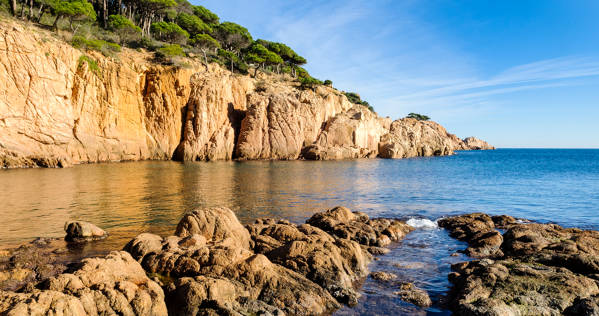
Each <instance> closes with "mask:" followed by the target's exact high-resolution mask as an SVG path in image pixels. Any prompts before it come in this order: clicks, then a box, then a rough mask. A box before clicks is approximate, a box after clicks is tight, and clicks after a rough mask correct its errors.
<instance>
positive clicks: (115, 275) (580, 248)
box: [0, 207, 599, 315]
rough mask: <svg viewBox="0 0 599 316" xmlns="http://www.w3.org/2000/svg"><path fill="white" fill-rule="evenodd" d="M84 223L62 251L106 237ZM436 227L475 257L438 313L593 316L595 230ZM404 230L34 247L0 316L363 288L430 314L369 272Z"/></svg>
mask: <svg viewBox="0 0 599 316" xmlns="http://www.w3.org/2000/svg"><path fill="white" fill-rule="evenodd" d="M90 225H91V224H89V223H80V222H74V223H69V224H68V225H66V226H65V230H66V231H67V233H68V236H67V239H68V240H74V241H76V242H77V243H84V242H90V240H96V239H99V238H105V237H106V233H105V232H103V231H101V230H100V229H99V228H97V227H95V226H93V225H91V226H90ZM438 225H439V226H440V227H443V228H445V229H447V230H448V232H449V233H450V235H451V236H452V237H454V238H456V239H459V240H463V241H465V242H466V243H467V244H468V247H467V248H466V249H464V250H463V252H464V253H465V254H467V255H468V256H470V257H472V258H474V259H475V260H472V261H466V262H460V263H457V264H454V265H453V266H452V267H451V268H452V270H453V272H452V273H450V274H449V275H448V278H449V281H450V282H451V284H452V288H451V290H450V292H449V293H448V294H447V297H446V299H444V301H446V302H447V308H449V309H451V310H452V311H453V312H454V313H455V314H456V315H561V314H567V315H597V314H598V313H599V256H597V253H598V251H599V232H595V231H583V230H579V229H572V228H562V227H560V226H558V225H555V224H538V223H529V222H526V221H523V220H518V219H515V218H513V217H510V216H506V215H503V216H489V215H486V214H483V213H474V214H467V215H460V216H453V217H448V218H443V219H440V220H439V221H438ZM413 230H414V228H412V227H410V226H408V225H407V224H406V223H405V222H402V221H399V220H393V219H383V218H376V219H370V218H369V217H368V216H367V215H366V214H364V213H360V212H351V211H350V210H349V209H347V208H344V207H336V208H334V209H331V210H328V211H325V212H320V213H316V214H314V215H313V216H312V217H311V218H310V219H308V220H307V221H306V223H305V224H301V225H296V224H293V223H290V222H289V221H286V220H274V219H259V220H256V221H255V222H254V223H252V224H248V225H245V226H243V225H242V224H241V223H240V222H239V221H238V220H237V218H236V216H235V214H234V213H233V212H232V211H231V210H229V209H227V208H209V209H200V210H195V211H193V212H189V213H187V214H186V215H185V216H184V217H183V218H182V219H181V221H180V222H179V224H178V225H177V228H176V231H175V232H174V235H172V236H168V237H161V236H158V235H153V234H148V233H143V234H140V235H138V236H137V237H135V238H134V239H132V240H131V241H130V242H129V243H128V244H127V245H126V246H125V248H124V250H123V251H113V252H111V253H110V254H108V255H107V256H104V257H99V258H86V259H83V260H81V259H80V258H74V257H73V256H72V254H71V253H70V252H69V251H67V250H66V247H67V245H68V243H66V242H65V241H64V240H58V239H38V240H36V241H34V242H31V243H29V244H26V245H23V246H21V247H18V248H14V249H8V250H4V251H2V252H0V314H2V315H21V314H32V315H35V314H39V315H44V314H48V313H54V314H60V313H65V314H72V315H88V314H91V315H100V314H111V313H117V314H124V315H166V314H170V315H327V314H331V313H332V312H334V311H335V310H337V309H338V308H340V307H341V306H342V305H347V306H353V305H355V304H356V303H357V301H358V298H359V297H360V291H359V289H360V286H361V284H362V283H363V281H364V280H365V278H366V277H370V278H372V279H373V280H375V281H376V282H379V283H381V284H382V285H384V286H387V287H390V288H393V289H394V295H396V296H397V297H398V298H400V299H401V300H403V301H405V302H407V303H409V304H414V305H415V306H420V307H422V308H426V307H427V306H430V305H431V304H432V302H431V299H430V298H429V296H428V294H427V292H426V291H424V290H422V289H419V288H417V287H416V286H414V284H411V283H406V282H402V280H397V276H396V275H394V274H392V273H389V272H385V271H375V272H373V273H370V272H369V269H368V264H369V263H370V262H371V261H372V260H373V259H376V257H377V256H380V255H384V254H385V253H386V252H387V251H388V250H387V248H386V247H387V246H389V245H390V244H391V243H393V242H397V241H400V240H402V239H403V238H404V237H405V236H406V235H407V234H409V233H410V232H411V231H413ZM91 242H93V241H91ZM71 243H72V242H71Z"/></svg>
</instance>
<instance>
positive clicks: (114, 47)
mask: <svg viewBox="0 0 599 316" xmlns="http://www.w3.org/2000/svg"><path fill="white" fill-rule="evenodd" d="M71 45H73V47H75V48H79V49H89V50H96V51H99V52H101V53H102V54H103V55H104V56H113V55H114V54H115V53H118V52H120V51H121V46H120V45H119V44H116V43H110V42H107V41H103V40H99V39H86V38H85V37H83V36H79V35H77V36H73V39H72V40H71Z"/></svg>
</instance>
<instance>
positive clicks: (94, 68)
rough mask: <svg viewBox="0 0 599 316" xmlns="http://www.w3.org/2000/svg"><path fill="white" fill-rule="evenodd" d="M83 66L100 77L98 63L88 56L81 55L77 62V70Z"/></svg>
mask: <svg viewBox="0 0 599 316" xmlns="http://www.w3.org/2000/svg"><path fill="white" fill-rule="evenodd" d="M85 64H87V68H88V69H89V70H90V71H91V72H93V73H94V74H95V75H96V76H99V75H100V67H99V66H98V63H97V62H96V61H95V60H93V59H92V58H91V57H89V56H86V55H81V56H80V57H79V61H78V62H77V68H81V67H83V65H85Z"/></svg>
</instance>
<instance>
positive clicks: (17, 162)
mask: <svg viewBox="0 0 599 316" xmlns="http://www.w3.org/2000/svg"><path fill="white" fill-rule="evenodd" d="M85 54H87V56H89V57H90V59H91V60H93V61H95V62H96V63H97V67H93V66H90V64H89V62H87V61H85V60H84V59H82V56H84V53H83V52H82V51H80V50H78V49H75V48H73V47H72V46H70V45H69V44H68V43H65V42H64V41H62V40H59V39H56V38H55V37H54V35H53V34H52V33H50V32H48V31H45V30H41V29H38V28H35V27H32V26H25V25H24V24H21V23H18V22H0V167H4V168H10V167H36V166H43V167H61V166H62V167H64V166H68V165H72V164H80V163H90V162H108V161H126V160H147V159H156V160H167V159H177V160H229V159H234V158H236V159H300V158H305V159H348V158H365V157H369V158H372V157H377V156H382V157H386V158H403V157H412V156H419V155H439V154H441V155H443V154H451V153H452V152H453V150H455V149H469V147H468V145H467V144H466V143H464V142H463V141H462V140H460V139H459V138H457V137H456V136H455V135H451V134H448V133H447V132H446V131H445V129H443V128H442V127H441V126H440V125H438V124H436V123H434V122H420V121H415V120H414V121H406V120H399V121H396V122H394V123H393V124H391V121H390V119H384V118H380V117H379V116H378V115H376V114H374V113H372V112H370V111H368V110H367V109H366V108H365V107H362V106H359V105H355V104H352V103H350V102H349V101H348V100H347V98H346V97H345V96H344V95H343V94H342V93H341V92H339V91H337V90H335V89H333V88H330V87H325V86H319V87H317V88H316V89H314V90H301V89H299V88H298V85H297V83H296V82H295V81H293V80H290V78H289V77H285V76H278V75H266V74H262V73H259V74H258V77H257V78H252V77H250V76H244V75H238V74H232V73H231V72H229V71H227V70H225V69H223V68H221V67H219V66H218V65H216V64H212V65H210V67H208V68H207V67H205V66H204V65H203V64H202V63H200V62H197V61H194V60H188V66H187V67H184V68H179V67H173V66H163V65H159V64H155V63H152V62H151V61H150V60H151V59H152V55H151V54H149V53H144V52H137V51H133V50H130V49H123V52H121V53H120V54H119V55H118V57H117V58H110V57H105V56H103V55H101V54H99V53H97V52H87V53H85ZM406 122H410V123H409V125H410V126H411V127H410V128H409V131H411V132H409V133H407V132H405V131H404V132H397V131H399V130H400V129H399V128H398V127H397V125H398V124H404V125H405V124H406ZM435 124H436V125H435ZM394 126H396V128H394ZM427 126H429V127H427ZM430 126H434V127H433V128H430ZM406 137H407V138H406ZM381 139H383V140H384V146H383V147H381ZM398 144H401V145H398ZM396 145H397V146H399V147H401V148H402V149H401V154H398V153H399V152H400V151H399V149H397V148H399V147H397V146H396ZM396 147H397V148H396ZM381 148H384V149H385V150H384V154H383V155H380V154H379V150H381ZM389 148H391V149H389ZM393 148H396V149H393ZM418 148H419V149H418ZM387 153H390V154H387Z"/></svg>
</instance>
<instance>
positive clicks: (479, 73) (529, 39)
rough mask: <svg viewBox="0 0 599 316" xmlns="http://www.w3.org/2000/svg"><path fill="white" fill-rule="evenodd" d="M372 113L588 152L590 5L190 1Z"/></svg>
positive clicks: (593, 141)
mask: <svg viewBox="0 0 599 316" xmlns="http://www.w3.org/2000/svg"><path fill="white" fill-rule="evenodd" d="M190 2H192V3H193V4H197V5H203V6H205V7H207V8H208V9H210V10H212V11H213V12H215V13H216V14H218V15H219V16H220V17H221V21H232V22H235V23H238V24H241V25H243V26H245V27H247V28H248V29H249V31H250V32H251V33H252V35H253V37H254V38H255V39H257V38H262V39H267V40H272V41H279V42H283V43H285V44H287V45H289V46H291V47H292V48H293V49H294V50H295V51H296V52H298V53H299V54H300V55H302V56H304V57H305V58H306V59H307V60H308V64H307V65H306V66H305V67H306V69H307V70H308V71H309V72H310V74H311V75H312V76H314V77H316V78H319V79H321V80H325V79H330V80H332V81H333V85H334V86H335V88H337V89H340V90H344V91H355V92H358V93H359V94H360V95H361V96H362V99H364V100H367V101H368V102H369V103H370V104H371V105H373V106H374V108H375V110H376V111H377V113H379V115H381V116H389V117H391V118H392V119H397V118H401V117H404V116H406V115H407V114H408V113H410V112H416V113H421V114H426V115H428V116H430V117H431V118H432V119H433V120H434V121H437V122H439V123H441V124H442V125H443V126H445V127H446V128H447V130H448V131H450V132H452V133H454V134H456V135H458V136H460V137H462V138H464V137H467V136H476V137H479V138H482V139H485V140H487V141H489V142H490V143H491V144H492V145H495V146H497V147H502V148H508V147H509V148H512V147H527V148H531V147H540V148H599V1H596V0H575V1H571V0H562V1H554V0H542V1H541V0H513V1H508V0H503V1H481V0H472V1H456V0H454V1H450V0H434V1H425V0H421V1H416V0H406V1H403V0H344V1H341V0H253V1H247V0H201V1H198V0H192V1H190Z"/></svg>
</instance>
